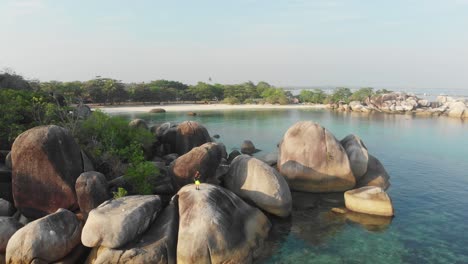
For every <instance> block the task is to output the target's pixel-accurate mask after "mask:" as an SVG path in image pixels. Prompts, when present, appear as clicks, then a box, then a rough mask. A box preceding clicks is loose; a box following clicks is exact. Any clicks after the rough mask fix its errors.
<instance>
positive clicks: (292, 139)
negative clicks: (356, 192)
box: [278, 121, 356, 192]
mask: <svg viewBox="0 0 468 264" xmlns="http://www.w3.org/2000/svg"><path fill="white" fill-rule="evenodd" d="M278 169H279V171H280V173H281V174H283V175H284V176H285V177H286V179H287V180H288V183H289V187H290V188H291V189H292V190H296V191H306V192H339V191H345V190H349V189H351V188H353V187H354V185H355V183H356V180H355V178H354V176H353V173H352V171H351V166H350V163H349V159H348V156H347V154H346V152H345V150H344V148H343V146H341V144H340V142H339V141H338V140H337V139H336V138H335V136H333V134H332V133H330V132H329V131H328V130H327V129H325V128H323V127H322V126H320V125H319V124H317V123H314V122H309V121H303V122H298V123H296V124H295V125H293V126H292V127H290V128H289V129H288V131H287V132H286V133H285V135H284V137H283V140H282V142H281V143H280V146H279V157H278Z"/></svg>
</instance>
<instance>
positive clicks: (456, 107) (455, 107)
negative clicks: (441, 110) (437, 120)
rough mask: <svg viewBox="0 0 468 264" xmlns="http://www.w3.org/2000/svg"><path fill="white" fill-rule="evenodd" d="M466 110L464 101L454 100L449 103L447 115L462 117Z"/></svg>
mask: <svg viewBox="0 0 468 264" xmlns="http://www.w3.org/2000/svg"><path fill="white" fill-rule="evenodd" d="M465 111H467V108H466V105H465V103H462V102H454V103H451V104H450V105H449V110H448V113H447V114H448V116H450V117H457V118H460V117H463V114H464V112H465Z"/></svg>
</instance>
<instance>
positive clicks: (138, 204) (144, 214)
mask: <svg viewBox="0 0 468 264" xmlns="http://www.w3.org/2000/svg"><path fill="white" fill-rule="evenodd" d="M161 207H162V204H161V199H160V198H159V196H157V195H133V196H125V197H122V198H119V199H112V200H109V201H106V202H104V203H103V204H101V205H100V206H99V207H97V208H96V209H93V210H92V211H91V212H90V213H89V216H88V220H87V221H86V224H85V226H84V227H83V234H82V235H81V242H82V243H83V245H85V246H87V247H98V246H104V247H107V248H119V247H121V246H123V245H125V244H126V243H128V242H130V241H132V240H133V239H134V238H136V237H137V236H139V235H141V234H143V233H144V232H145V231H146V229H147V228H148V227H149V226H150V225H151V223H153V220H154V219H155V218H156V216H157V215H158V214H159V212H160V211H161Z"/></svg>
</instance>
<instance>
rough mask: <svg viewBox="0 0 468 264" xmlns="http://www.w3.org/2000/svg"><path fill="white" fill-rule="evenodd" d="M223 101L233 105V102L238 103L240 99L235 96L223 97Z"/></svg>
mask: <svg viewBox="0 0 468 264" xmlns="http://www.w3.org/2000/svg"><path fill="white" fill-rule="evenodd" d="M223 103H224V104H231V105H233V104H240V101H239V99H237V98H236V97H226V98H224V100H223Z"/></svg>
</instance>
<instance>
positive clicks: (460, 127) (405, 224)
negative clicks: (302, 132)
mask: <svg viewBox="0 0 468 264" xmlns="http://www.w3.org/2000/svg"><path fill="white" fill-rule="evenodd" d="M120 115H123V116H125V117H127V118H129V119H131V118H137V117H138V118H143V119H145V120H147V121H149V123H160V122H164V121H184V120H195V121H198V122H200V123H202V124H203V125H205V126H206V127H207V128H208V130H209V132H210V134H211V135H214V134H219V135H221V138H220V139H219V141H221V142H223V143H225V144H226V146H227V148H228V152H229V151H230V150H232V149H235V148H238V147H239V146H240V144H241V143H242V141H243V140H244V139H250V140H252V141H253V142H254V144H255V145H256V147H257V148H259V149H262V150H263V151H262V152H260V153H257V154H256V155H262V154H264V153H267V152H270V151H273V150H275V149H276V145H277V143H278V142H279V140H280V139H281V137H282V136H283V134H284V133H285V132H286V130H287V129H288V128H289V127H290V126H291V125H292V124H294V123H295V122H297V121H300V120H312V121H315V122H318V123H320V124H321V125H323V126H325V127H326V128H327V129H329V130H330V131H332V132H333V133H334V134H335V136H336V137H337V138H338V139H341V138H343V137H345V136H346V135H348V134H350V133H354V134H357V135H359V136H360V137H361V138H362V140H363V141H364V142H365V144H366V146H367V147H368V149H369V152H370V153H371V154H372V155H374V156H376V157H377V158H378V159H379V160H380V161H381V162H382V163H383V164H384V166H385V168H386V169H387V171H388V172H389V174H390V176H391V179H390V181H391V184H392V186H391V187H390V189H389V190H388V193H389V194H390V196H391V198H392V200H393V204H394V207H395V217H394V218H393V219H387V218H384V219H380V218H372V217H366V216H365V215H354V216H353V215H351V216H350V217H345V216H343V215H339V214H335V213H331V212H330V207H331V206H333V205H330V206H327V205H323V206H320V207H319V208H316V209H309V210H302V211H300V210H294V212H293V214H292V216H291V217H290V218H289V219H285V220H280V219H273V223H274V226H273V229H272V232H271V235H270V238H269V239H268V241H267V247H266V248H267V249H268V250H267V251H266V252H264V254H262V257H261V258H260V259H259V260H258V262H259V263H468V122H463V121H461V120H459V119H451V118H445V117H441V118H423V117H412V116H407V115H385V114H380V113H377V114H372V115H365V114H359V113H335V112H331V111H327V110H298V109H291V110H248V111H246V110H231V111H218V112H211V111H210V112H199V115H198V116H195V117H189V116H187V115H186V113H182V112H181V113H165V114H132V113H126V114H120Z"/></svg>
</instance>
